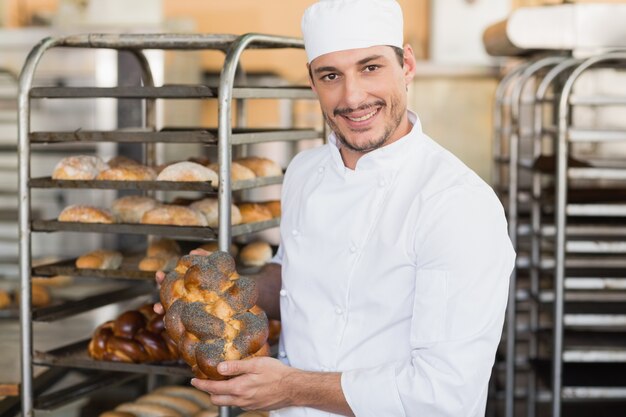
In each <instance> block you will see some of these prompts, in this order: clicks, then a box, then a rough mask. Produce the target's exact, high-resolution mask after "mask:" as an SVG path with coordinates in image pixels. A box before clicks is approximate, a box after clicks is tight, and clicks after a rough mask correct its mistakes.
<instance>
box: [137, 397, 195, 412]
mask: <svg viewBox="0 0 626 417" xmlns="http://www.w3.org/2000/svg"><path fill="white" fill-rule="evenodd" d="M135 402H136V403H137V404H155V405H162V406H164V407H168V408H172V409H174V410H176V412H178V413H180V414H181V415H182V416H183V417H193V416H194V415H195V414H196V413H197V412H198V411H200V410H201V408H200V406H199V405H198V404H196V403H195V402H193V401H191V400H188V399H186V398H180V397H171V396H169V395H163V394H158V393H150V394H146V395H143V396H141V397H139V398H137V399H136V400H135Z"/></svg>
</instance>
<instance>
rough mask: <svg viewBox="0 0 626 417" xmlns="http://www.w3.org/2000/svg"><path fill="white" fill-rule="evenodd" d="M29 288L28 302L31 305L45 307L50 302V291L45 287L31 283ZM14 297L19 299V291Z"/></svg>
mask: <svg viewBox="0 0 626 417" xmlns="http://www.w3.org/2000/svg"><path fill="white" fill-rule="evenodd" d="M30 290H31V292H30V297H31V298H30V304H31V305H32V306H33V307H45V306H47V305H50V303H51V302H52V295H50V291H49V290H48V289H47V288H46V287H44V286H42V285H38V284H31V286H30ZM16 299H19V293H18V294H16Z"/></svg>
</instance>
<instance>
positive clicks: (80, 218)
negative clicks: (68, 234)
mask: <svg viewBox="0 0 626 417" xmlns="http://www.w3.org/2000/svg"><path fill="white" fill-rule="evenodd" d="M58 220H59V221H60V222H78V223H107V224H110V223H115V217H114V216H113V215H112V214H111V213H110V212H109V211H108V210H105V209H101V208H98V207H92V206H82V205H72V206H68V207H66V208H64V209H63V211H62V212H61V214H59V218H58Z"/></svg>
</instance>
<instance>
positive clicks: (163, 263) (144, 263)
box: [139, 255, 178, 272]
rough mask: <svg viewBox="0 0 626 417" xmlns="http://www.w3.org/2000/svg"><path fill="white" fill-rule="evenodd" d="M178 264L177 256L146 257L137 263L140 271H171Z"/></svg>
mask: <svg viewBox="0 0 626 417" xmlns="http://www.w3.org/2000/svg"><path fill="white" fill-rule="evenodd" d="M176 262H178V256H170V257H166V256H164V255H157V256H146V257H145V258H142V259H141V261H139V270H140V271H155V272H156V271H171V270H172V269H174V267H175V266H176Z"/></svg>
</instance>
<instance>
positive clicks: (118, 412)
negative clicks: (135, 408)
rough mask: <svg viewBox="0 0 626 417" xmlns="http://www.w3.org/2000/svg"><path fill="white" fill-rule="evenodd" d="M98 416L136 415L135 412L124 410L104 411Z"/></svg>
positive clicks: (122, 416)
mask: <svg viewBox="0 0 626 417" xmlns="http://www.w3.org/2000/svg"><path fill="white" fill-rule="evenodd" d="M98 417H137V414H133V413H128V412H126V411H105V412H104V413H100V415H99V416H98Z"/></svg>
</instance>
